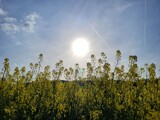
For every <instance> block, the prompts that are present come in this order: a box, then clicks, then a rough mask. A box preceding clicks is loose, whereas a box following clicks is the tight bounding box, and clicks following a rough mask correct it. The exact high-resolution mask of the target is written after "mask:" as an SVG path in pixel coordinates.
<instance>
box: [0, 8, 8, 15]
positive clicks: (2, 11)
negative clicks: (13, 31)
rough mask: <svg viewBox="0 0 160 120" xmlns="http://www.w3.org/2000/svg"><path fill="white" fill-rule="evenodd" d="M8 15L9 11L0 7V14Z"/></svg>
mask: <svg viewBox="0 0 160 120" xmlns="http://www.w3.org/2000/svg"><path fill="white" fill-rule="evenodd" d="M5 15H7V12H6V11H4V10H3V9H2V8H0V16H5Z"/></svg>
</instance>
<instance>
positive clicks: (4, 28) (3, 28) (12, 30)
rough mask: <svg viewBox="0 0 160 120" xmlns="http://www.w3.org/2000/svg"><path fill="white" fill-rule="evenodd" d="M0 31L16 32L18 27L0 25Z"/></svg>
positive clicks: (10, 24) (9, 24) (6, 24)
mask: <svg viewBox="0 0 160 120" xmlns="http://www.w3.org/2000/svg"><path fill="white" fill-rule="evenodd" d="M0 30H2V31H4V32H6V33H12V32H18V31H19V27H18V26H17V25H15V24H13V23H2V24H0Z"/></svg>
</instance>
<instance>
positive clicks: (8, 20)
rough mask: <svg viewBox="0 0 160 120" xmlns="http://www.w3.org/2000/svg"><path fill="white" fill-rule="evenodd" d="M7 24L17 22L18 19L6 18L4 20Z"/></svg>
mask: <svg viewBox="0 0 160 120" xmlns="http://www.w3.org/2000/svg"><path fill="white" fill-rule="evenodd" d="M3 20H4V21H5V22H9V23H12V22H16V21H17V19H16V18H13V17H5V18H4V19H3Z"/></svg>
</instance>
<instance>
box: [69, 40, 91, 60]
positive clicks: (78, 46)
mask: <svg viewBox="0 0 160 120" xmlns="http://www.w3.org/2000/svg"><path fill="white" fill-rule="evenodd" d="M72 51H73V53H74V55H76V56H79V57H83V56H85V55H86V54H87V53H88V52H89V43H88V41H87V40H86V39H84V38H78V39H75V40H74V41H73V43H72Z"/></svg>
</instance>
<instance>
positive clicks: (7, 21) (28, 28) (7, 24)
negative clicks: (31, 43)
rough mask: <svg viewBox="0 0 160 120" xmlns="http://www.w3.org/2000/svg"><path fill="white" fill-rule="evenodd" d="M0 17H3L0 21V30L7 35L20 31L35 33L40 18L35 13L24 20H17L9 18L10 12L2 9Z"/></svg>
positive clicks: (0, 9)
mask: <svg viewBox="0 0 160 120" xmlns="http://www.w3.org/2000/svg"><path fill="white" fill-rule="evenodd" d="M0 16H2V19H1V20H0V22H1V23H0V30H2V31H4V32H6V33H7V34H8V33H9V34H10V33H16V32H19V31H25V32H30V33H33V32H35V25H36V23H37V19H38V18H40V16H39V15H38V14H37V13H36V12H33V13H30V14H28V15H27V16H25V18H24V20H17V19H16V18H15V17H11V16H9V15H8V12H6V11H4V10H3V9H2V8H0ZM20 21H22V22H20Z"/></svg>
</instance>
